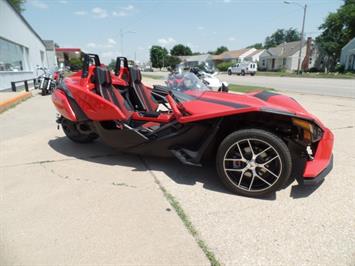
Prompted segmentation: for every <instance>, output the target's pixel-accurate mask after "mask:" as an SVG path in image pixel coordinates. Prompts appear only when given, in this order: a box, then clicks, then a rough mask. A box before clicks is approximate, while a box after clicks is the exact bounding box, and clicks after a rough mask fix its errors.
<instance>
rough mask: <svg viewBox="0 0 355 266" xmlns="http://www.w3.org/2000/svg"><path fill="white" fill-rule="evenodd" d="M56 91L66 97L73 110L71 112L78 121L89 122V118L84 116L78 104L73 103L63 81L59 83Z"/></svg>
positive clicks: (71, 96) (73, 100)
mask: <svg viewBox="0 0 355 266" xmlns="http://www.w3.org/2000/svg"><path fill="white" fill-rule="evenodd" d="M58 90H61V91H63V92H64V93H65V95H66V96H67V98H68V101H69V104H70V106H71V108H72V109H73V111H74V113H75V116H76V118H77V119H78V121H87V120H89V118H88V117H87V116H86V114H85V113H84V111H83V110H82V109H81V108H80V106H79V104H78V103H77V102H76V101H75V99H74V97H73V95H72V94H71V92H70V90H69V89H68V88H67V86H66V85H65V83H64V81H62V82H61V83H60V85H59V86H58Z"/></svg>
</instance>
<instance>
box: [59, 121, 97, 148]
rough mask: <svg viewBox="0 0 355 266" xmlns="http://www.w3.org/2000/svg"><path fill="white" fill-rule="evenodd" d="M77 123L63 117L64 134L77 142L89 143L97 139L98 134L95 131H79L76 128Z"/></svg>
mask: <svg viewBox="0 0 355 266" xmlns="http://www.w3.org/2000/svg"><path fill="white" fill-rule="evenodd" d="M77 126H78V124H77V123H75V122H73V121H70V120H68V119H65V118H63V120H62V128H63V131H64V134H65V135H66V136H67V137H68V138H69V139H70V140H72V141H74V142H77V143H90V142H93V141H94V140H95V139H97V138H98V137H99V136H98V135H97V134H96V133H93V132H91V133H88V134H83V133H81V132H80V131H79V130H78V128H77Z"/></svg>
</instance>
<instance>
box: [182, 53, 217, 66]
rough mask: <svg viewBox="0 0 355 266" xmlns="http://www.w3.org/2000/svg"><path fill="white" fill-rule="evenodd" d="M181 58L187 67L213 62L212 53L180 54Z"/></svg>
mask: <svg viewBox="0 0 355 266" xmlns="http://www.w3.org/2000/svg"><path fill="white" fill-rule="evenodd" d="M179 58H180V60H181V64H183V65H184V66H185V67H195V66H199V65H201V64H204V63H208V64H211V63H212V56H211V55H210V54H200V55H190V56H179Z"/></svg>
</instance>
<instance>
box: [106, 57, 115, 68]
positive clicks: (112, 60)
mask: <svg viewBox="0 0 355 266" xmlns="http://www.w3.org/2000/svg"><path fill="white" fill-rule="evenodd" d="M107 67H108V69H109V70H115V68H116V60H114V59H111V62H110V63H109V64H108V66H107Z"/></svg>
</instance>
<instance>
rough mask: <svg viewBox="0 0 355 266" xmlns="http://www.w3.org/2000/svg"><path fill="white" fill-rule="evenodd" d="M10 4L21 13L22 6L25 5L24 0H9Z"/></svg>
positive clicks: (23, 9)
mask: <svg viewBox="0 0 355 266" xmlns="http://www.w3.org/2000/svg"><path fill="white" fill-rule="evenodd" d="M9 2H10V3H11V4H12V6H13V7H14V8H15V9H16V11H17V12H19V13H22V12H23V11H25V8H24V7H23V6H24V5H25V2H26V0H10V1H9Z"/></svg>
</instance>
